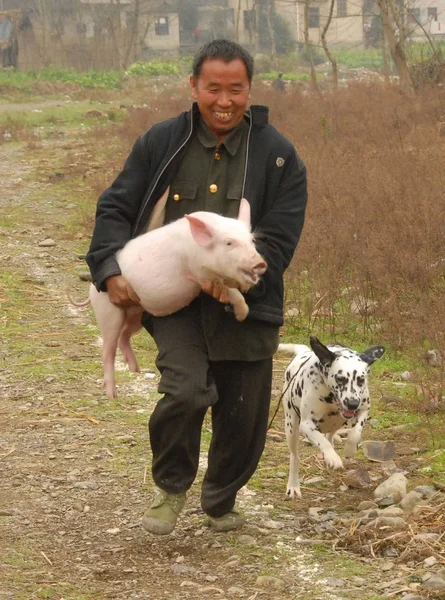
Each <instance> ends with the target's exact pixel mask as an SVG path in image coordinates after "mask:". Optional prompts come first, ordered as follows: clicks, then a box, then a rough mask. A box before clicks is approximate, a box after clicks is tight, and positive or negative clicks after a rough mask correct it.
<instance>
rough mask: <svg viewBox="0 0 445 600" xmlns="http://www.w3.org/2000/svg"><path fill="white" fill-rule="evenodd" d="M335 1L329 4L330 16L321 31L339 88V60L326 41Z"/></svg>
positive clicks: (334, 81)
mask: <svg viewBox="0 0 445 600" xmlns="http://www.w3.org/2000/svg"><path fill="white" fill-rule="evenodd" d="M334 3H335V0H331V5H330V6H329V14H328V18H327V20H326V23H325V24H324V27H323V31H322V32H321V44H322V46H323V50H324V51H325V54H326V56H327V57H328V60H329V62H330V63H331V66H332V82H333V84H334V89H337V88H338V66H337V61H336V60H335V58H334V56H333V55H332V53H331V52H330V50H329V48H328V44H327V42H326V34H327V32H328V29H329V26H330V24H331V21H332V13H333V12H334Z"/></svg>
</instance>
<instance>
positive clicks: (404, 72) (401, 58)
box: [377, 0, 414, 95]
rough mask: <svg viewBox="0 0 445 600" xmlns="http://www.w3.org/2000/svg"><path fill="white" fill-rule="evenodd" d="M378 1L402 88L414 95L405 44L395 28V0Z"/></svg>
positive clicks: (385, 33) (385, 34)
mask: <svg viewBox="0 0 445 600" xmlns="http://www.w3.org/2000/svg"><path fill="white" fill-rule="evenodd" d="M377 2H378V4H379V8H380V13H381V15H382V25H383V35H384V36H385V38H386V41H387V43H388V46H389V51H390V53H391V56H392V59H393V61H394V64H395V65H396V69H397V73H398V74H399V80H400V88H401V89H402V91H403V92H405V93H406V94H410V95H412V94H413V93H414V87H413V82H412V80H411V74H410V72H409V69H408V64H407V62H406V57H405V53H404V51H403V46H402V44H401V43H400V42H399V40H397V37H396V34H395V31H394V28H393V14H394V10H393V9H392V8H391V6H392V3H393V0H377Z"/></svg>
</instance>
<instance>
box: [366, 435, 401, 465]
mask: <svg viewBox="0 0 445 600" xmlns="http://www.w3.org/2000/svg"><path fill="white" fill-rule="evenodd" d="M362 448H363V454H364V455H365V456H366V458H368V459H369V460H372V461H375V462H387V461H388V460H391V459H392V458H394V456H395V454H396V446H395V444H394V442H392V441H387V442H380V441H377V440H367V441H366V442H363V444H362Z"/></svg>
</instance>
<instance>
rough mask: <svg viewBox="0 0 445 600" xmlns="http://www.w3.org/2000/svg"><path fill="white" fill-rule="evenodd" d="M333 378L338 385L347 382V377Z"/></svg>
mask: <svg viewBox="0 0 445 600" xmlns="http://www.w3.org/2000/svg"><path fill="white" fill-rule="evenodd" d="M335 380H336V382H337V383H338V385H346V384H347V383H348V378H347V377H336V378H335Z"/></svg>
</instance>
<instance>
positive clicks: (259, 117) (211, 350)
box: [87, 40, 307, 534]
mask: <svg viewBox="0 0 445 600" xmlns="http://www.w3.org/2000/svg"><path fill="white" fill-rule="evenodd" d="M252 75H253V59H252V57H251V56H250V54H249V53H248V52H246V50H244V49H243V48H242V47H241V46H239V45H238V44H235V43H233V42H229V41H227V40H215V41H212V42H210V43H208V44H206V45H205V46H203V47H202V48H201V49H200V50H199V51H198V53H197V55H196V56H195V58H194V62H193V74H192V75H191V77H190V85H191V91H192V96H193V98H194V100H195V103H194V104H193V106H192V109H191V110H190V111H188V112H185V113H182V114H180V115H178V116H177V117H175V118H173V119H170V120H168V121H165V122H162V123H158V124H156V125H154V126H153V127H151V129H150V130H149V131H147V132H146V133H144V134H143V135H142V136H141V137H140V138H139V139H138V140H137V141H136V143H135V145H134V146H133V149H132V151H131V153H130V155H129V157H128V159H127V161H126V163H125V166H124V169H123V171H122V172H121V173H120V175H118V177H117V179H116V180H115V182H114V183H113V184H112V186H111V187H110V188H109V189H108V190H107V191H106V192H105V193H104V194H103V195H102V196H101V197H100V198H99V202H98V206H97V213H96V225H95V229H94V233H93V239H92V242H91V248H90V250H89V253H88V256H87V262H88V264H89V266H90V269H91V273H92V277H93V281H94V282H95V285H96V287H97V289H98V290H107V291H108V294H109V297H110V300H111V302H113V303H114V304H116V305H118V306H121V307H127V306H130V305H131V304H134V303H137V302H138V298H137V296H136V294H135V292H134V291H133V290H132V289H131V287H130V286H129V284H128V283H127V282H126V281H125V279H124V278H123V277H122V275H121V274H120V270H119V266H118V264H117V262H116V259H115V256H114V255H115V252H116V251H117V250H119V248H122V246H124V244H125V243H126V242H127V241H128V240H129V239H130V238H131V237H133V236H137V235H139V234H140V233H142V232H143V231H144V230H146V228H147V225H149V226H152V225H153V223H152V221H153V218H155V219H159V214H162V215H163V217H164V218H163V222H164V223H168V222H171V221H173V220H175V219H178V218H180V217H182V216H183V215H184V214H187V213H190V212H192V211H195V210H208V211H213V212H217V213H220V214H222V215H224V216H229V217H236V216H237V214H238V208H239V203H240V200H241V198H243V197H245V198H247V200H248V201H249V203H250V206H251V218H252V228H253V230H254V231H255V243H256V246H257V249H258V251H259V252H260V254H261V255H262V256H264V258H265V259H266V261H267V263H268V270H267V272H266V274H265V275H264V278H263V280H262V281H261V282H260V284H258V285H257V286H255V287H254V288H252V289H251V290H250V291H249V292H248V293H247V294H246V300H247V302H248V304H249V308H250V312H249V317H248V318H247V320H246V321H244V322H242V323H239V322H237V321H236V320H235V318H234V315H233V312H232V311H230V308H231V307H230V306H226V305H224V304H222V303H220V302H218V299H219V297H220V290H218V289H217V286H215V285H212V283H211V282H210V283H209V286H208V287H207V289H206V291H207V292H208V293H207V294H206V293H202V294H201V295H200V296H199V297H198V298H197V299H195V300H194V301H193V302H192V303H191V304H190V305H189V306H188V307H186V308H184V309H182V310H180V311H178V312H177V313H175V314H173V315H170V316H167V317H153V316H151V315H148V314H146V313H144V317H143V324H144V326H145V328H146V329H147V330H148V331H149V332H150V334H151V335H152V336H153V338H154V340H155V342H156V345H157V348H158V357H157V362H156V364H157V367H158V369H159V371H160V373H161V380H160V384H159V392H160V393H162V394H164V396H163V398H161V400H160V401H159V402H158V404H157V406H156V408H155V409H154V411H153V414H152V415H151V418H150V421H149V433H150V444H151V449H152V453H153V463H152V475H153V479H154V482H155V484H156V486H157V488H158V491H157V493H156V496H155V498H154V500H153V502H152V504H151V506H150V507H149V509H148V510H147V511H146V513H145V515H144V517H143V521H142V525H143V527H144V528H145V529H146V530H147V531H149V532H152V533H156V534H167V533H170V532H171V531H173V529H174V527H175V525H176V521H177V518H178V515H179V513H180V511H181V509H182V508H183V506H184V503H185V499H186V492H187V490H188V489H189V488H190V486H191V485H192V483H193V481H194V479H195V477H196V473H197V470H198V462H199V451H200V439H201V427H202V423H203V420H204V416H205V414H206V412H207V410H208V409H209V407H211V409H212V432H213V433H212V440H211V443H210V448H209V452H208V467H207V471H206V474H205V477H204V481H203V483H202V494H201V505H202V508H203V510H204V512H205V513H206V514H207V515H208V517H209V523H210V526H211V527H212V528H213V529H214V530H216V531H229V530H231V529H236V528H238V527H241V526H242V525H243V524H244V518H243V516H242V515H241V514H239V513H238V512H237V510H236V509H235V499H236V495H237V492H238V491H239V490H240V489H241V487H242V486H244V485H245V484H246V483H247V481H248V480H249V479H250V477H251V476H252V474H253V473H254V471H255V469H256V467H257V465H258V462H259V459H260V457H261V454H262V451H263V449H264V444H265V439H266V431H267V421H268V413H269V404H270V391H271V380H272V356H273V354H274V352H275V350H276V347H277V342H278V329H279V327H280V325H282V323H283V280H282V276H283V272H284V270H285V269H286V268H287V266H288V264H289V262H290V261H291V259H292V255H293V253H294V250H295V247H296V244H297V242H298V239H299V237H300V233H301V230H302V227H303V221H304V211H305V206H306V196H307V194H306V169H305V166H304V164H303V162H302V161H301V160H300V159H299V158H298V157H297V155H296V153H295V150H294V148H293V146H292V144H291V143H290V142H289V141H288V140H287V139H286V138H284V137H283V136H282V135H281V134H279V133H278V131H277V130H276V129H275V128H273V127H272V126H271V125H269V124H268V109H267V108H266V107H261V106H252V107H250V108H248V102H249V96H250V88H251V83H252ZM155 206H156V208H155V210H154V207H155ZM150 219H151V223H149V221H150ZM213 296H214V297H213Z"/></svg>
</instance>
